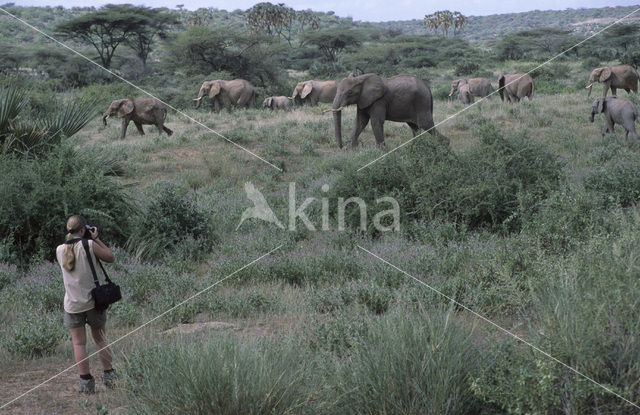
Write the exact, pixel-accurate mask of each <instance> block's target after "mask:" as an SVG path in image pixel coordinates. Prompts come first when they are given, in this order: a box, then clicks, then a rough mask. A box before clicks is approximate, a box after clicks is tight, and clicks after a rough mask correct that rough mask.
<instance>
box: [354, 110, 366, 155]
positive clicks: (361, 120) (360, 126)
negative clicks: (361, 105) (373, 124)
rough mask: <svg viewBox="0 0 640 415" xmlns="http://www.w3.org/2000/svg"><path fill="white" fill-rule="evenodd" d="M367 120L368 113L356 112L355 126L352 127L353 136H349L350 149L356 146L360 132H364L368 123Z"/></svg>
mask: <svg viewBox="0 0 640 415" xmlns="http://www.w3.org/2000/svg"><path fill="white" fill-rule="evenodd" d="M369 118H370V117H369V113H367V112H365V111H361V110H358V113H357V115H356V125H355V126H354V127H353V134H352V135H351V146H352V147H357V146H358V137H360V134H361V133H362V130H364V128H365V127H366V126H367V124H368V123H369Z"/></svg>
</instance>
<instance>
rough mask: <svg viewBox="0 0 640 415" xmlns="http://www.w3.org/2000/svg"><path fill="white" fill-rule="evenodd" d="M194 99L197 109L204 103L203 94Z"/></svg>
mask: <svg viewBox="0 0 640 415" xmlns="http://www.w3.org/2000/svg"><path fill="white" fill-rule="evenodd" d="M194 101H196V109H198V108H200V104H201V103H202V96H199V97H198V98H196V99H194Z"/></svg>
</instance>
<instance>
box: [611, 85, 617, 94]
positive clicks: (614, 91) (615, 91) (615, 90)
mask: <svg viewBox="0 0 640 415" xmlns="http://www.w3.org/2000/svg"><path fill="white" fill-rule="evenodd" d="M617 92H618V88H614V87H611V95H616V94H617Z"/></svg>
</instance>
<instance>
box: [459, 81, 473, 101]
mask: <svg viewBox="0 0 640 415" xmlns="http://www.w3.org/2000/svg"><path fill="white" fill-rule="evenodd" d="M458 99H459V100H460V101H461V102H462V103H463V104H465V105H469V104H473V95H471V87H470V86H469V84H462V85H460V86H459V87H458Z"/></svg>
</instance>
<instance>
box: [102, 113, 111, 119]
mask: <svg viewBox="0 0 640 415" xmlns="http://www.w3.org/2000/svg"><path fill="white" fill-rule="evenodd" d="M109 117H111V115H109V114H107V115H105V116H104V117H102V119H103V120H106V119H107V118H109Z"/></svg>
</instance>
